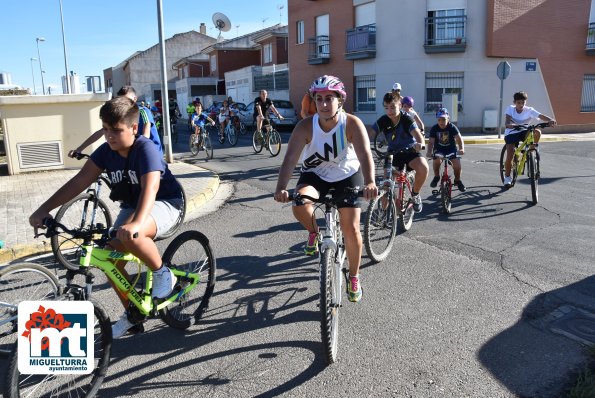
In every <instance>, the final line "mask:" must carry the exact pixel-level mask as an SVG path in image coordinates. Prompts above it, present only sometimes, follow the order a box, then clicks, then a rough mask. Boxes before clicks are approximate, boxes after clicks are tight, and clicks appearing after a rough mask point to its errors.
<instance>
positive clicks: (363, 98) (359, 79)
mask: <svg viewBox="0 0 595 398" xmlns="http://www.w3.org/2000/svg"><path fill="white" fill-rule="evenodd" d="M375 110H376V76H375V75H362V76H356V77H355V111H356V112H374V111H375Z"/></svg>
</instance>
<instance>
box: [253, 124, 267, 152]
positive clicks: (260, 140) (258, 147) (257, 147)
mask: <svg viewBox="0 0 595 398" xmlns="http://www.w3.org/2000/svg"><path fill="white" fill-rule="evenodd" d="M263 144H264V137H263V136H262V132H259V131H257V130H254V134H252V148H254V152H256V153H260V151H262V147H263Z"/></svg>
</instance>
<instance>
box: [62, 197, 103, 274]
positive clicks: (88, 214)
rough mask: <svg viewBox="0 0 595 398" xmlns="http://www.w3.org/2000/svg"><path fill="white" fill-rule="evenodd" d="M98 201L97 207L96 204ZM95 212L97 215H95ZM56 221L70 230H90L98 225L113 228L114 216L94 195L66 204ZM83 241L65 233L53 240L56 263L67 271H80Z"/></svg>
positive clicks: (77, 198)
mask: <svg viewBox="0 0 595 398" xmlns="http://www.w3.org/2000/svg"><path fill="white" fill-rule="evenodd" d="M95 201H97V207H96V208H95V206H94V203H95ZM94 212H95V214H93V213H94ZM55 219H56V221H58V222H59V223H61V224H63V225H64V226H65V227H66V228H69V229H89V228H94V227H95V226H97V225H98V224H102V225H103V226H105V228H111V226H112V216H111V213H110V211H109V208H108V207H107V205H106V204H105V202H104V201H103V200H101V199H99V198H97V197H95V195H94V194H92V193H85V194H83V195H80V196H77V197H76V198H74V199H72V200H71V201H70V202H68V203H66V204H65V205H63V206H62V207H60V210H58V213H56V217H55ZM82 243H83V240H82V239H74V238H72V237H71V236H70V235H69V234H68V233H66V232H64V233H61V234H59V235H54V236H52V238H51V245H52V252H53V253H54V257H55V258H56V261H57V262H59V263H60V264H62V265H63V266H64V267H66V268H67V269H71V270H75V271H76V270H78V269H79V255H80V245H81V244H82Z"/></svg>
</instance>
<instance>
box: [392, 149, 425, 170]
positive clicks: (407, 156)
mask: <svg viewBox="0 0 595 398" xmlns="http://www.w3.org/2000/svg"><path fill="white" fill-rule="evenodd" d="M421 157H422V155H421V153H419V152H405V153H399V154H396V155H394V156H393V167H395V168H397V169H398V170H401V169H402V168H403V166H404V165H407V170H408V171H411V170H412V169H411V167H409V162H411V161H412V160H414V159H416V158H421Z"/></svg>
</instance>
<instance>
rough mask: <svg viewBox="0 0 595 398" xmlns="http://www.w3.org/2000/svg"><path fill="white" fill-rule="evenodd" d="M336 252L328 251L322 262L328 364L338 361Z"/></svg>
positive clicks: (323, 327)
mask: <svg viewBox="0 0 595 398" xmlns="http://www.w3.org/2000/svg"><path fill="white" fill-rule="evenodd" d="M336 273H337V267H335V252H334V250H332V249H326V250H325V251H324V253H323V254H322V257H321V260H320V311H321V315H322V318H321V323H320V332H321V337H322V347H323V351H324V358H325V360H326V362H327V363H328V364H331V363H334V362H335V361H336V360H337V348H338V341H337V340H338V338H339V299H340V298H339V295H340V294H341V288H340V287H339V286H335V285H336V284H337V276H338V275H336Z"/></svg>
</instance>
